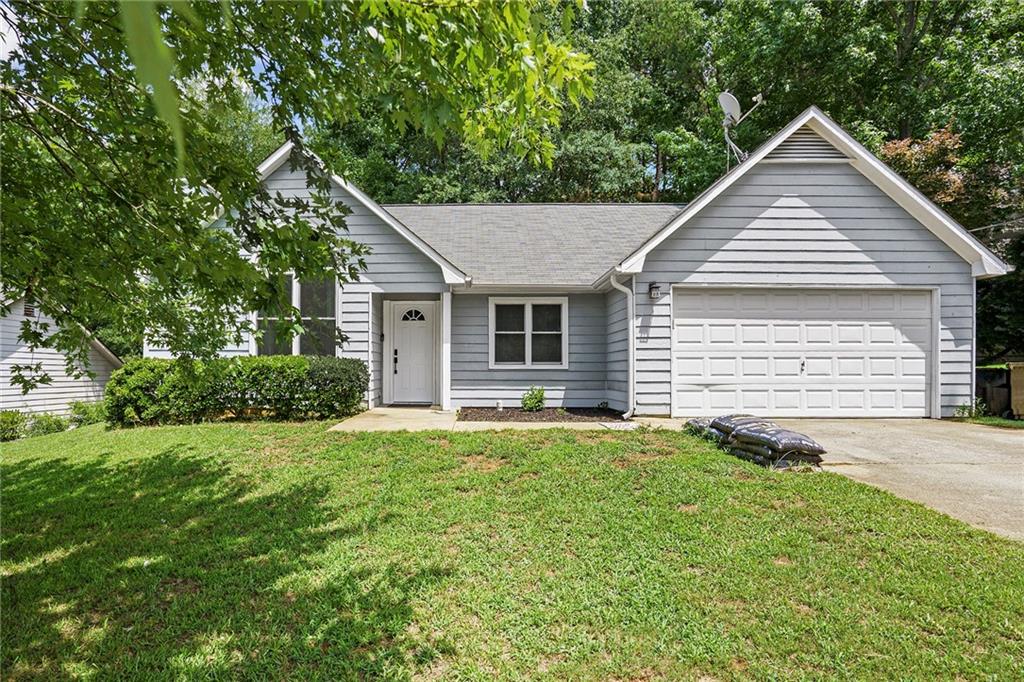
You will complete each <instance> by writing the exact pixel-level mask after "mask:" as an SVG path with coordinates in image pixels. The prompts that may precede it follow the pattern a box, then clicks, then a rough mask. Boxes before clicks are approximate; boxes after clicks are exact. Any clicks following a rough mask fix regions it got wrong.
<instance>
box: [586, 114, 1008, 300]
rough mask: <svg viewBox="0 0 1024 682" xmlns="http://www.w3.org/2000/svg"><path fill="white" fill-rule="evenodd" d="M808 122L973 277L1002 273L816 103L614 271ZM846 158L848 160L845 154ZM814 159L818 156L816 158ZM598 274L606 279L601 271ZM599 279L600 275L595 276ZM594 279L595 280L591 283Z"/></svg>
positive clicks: (628, 268)
mask: <svg viewBox="0 0 1024 682" xmlns="http://www.w3.org/2000/svg"><path fill="white" fill-rule="evenodd" d="M804 126H808V127H809V128H811V129H812V130H814V132H816V133H818V134H819V135H820V136H821V137H822V138H824V139H825V140H826V141H827V142H829V143H830V144H832V145H833V146H835V147H836V148H837V149H839V150H840V151H841V152H843V153H844V154H846V155H847V156H849V157H850V159H849V163H850V165H851V166H852V167H853V168H855V169H856V170H857V171H859V172H860V173H861V174H862V175H864V177H866V178H867V179H868V180H870V181H871V182H873V183H874V184H875V185H876V186H877V187H878V188H879V189H881V190H882V191H883V192H885V193H886V194H887V195H888V196H889V197H890V198H892V199H893V201H895V202H896V203H897V204H899V205H900V206H901V207H902V208H903V209H904V210H906V211H907V212H908V213H910V215H912V216H913V217H914V218H915V219H917V221H918V222H920V223H921V224H922V225H924V226H925V227H926V228H927V229H929V230H931V232H932V233H934V234H935V236H936V237H938V238H939V239H941V240H942V241H943V242H944V243H945V244H946V245H947V246H949V248H951V249H952V250H953V251H954V252H956V253H957V254H958V255H959V256H960V257H961V258H963V259H964V260H965V261H967V262H968V263H970V264H971V271H972V274H973V275H974V277H976V278H984V277H995V276H998V275H1005V274H1006V273H1007V272H1009V270H1010V266H1009V265H1007V264H1006V263H1004V262H1003V261H1002V260H1000V258H999V257H998V256H996V255H995V254H994V253H992V252H991V251H989V250H988V248H986V247H985V246H984V245H983V244H982V243H981V242H979V241H978V240H977V239H976V238H975V237H974V236H973V235H971V234H970V233H969V232H968V231H967V230H966V229H964V228H963V226H961V225H960V224H959V223H957V222H956V221H955V220H953V219H952V218H951V217H950V216H949V215H948V214H947V213H946V212H945V211H943V210H942V209H941V208H939V207H938V206H936V205H935V204H934V203H932V201H931V200H929V199H928V198H927V197H926V196H924V195H923V194H921V193H920V192H919V191H918V190H917V189H915V188H914V187H913V186H912V185H911V184H910V183H909V182H907V181H906V180H904V179H903V178H901V177H900V176H899V175H898V174H897V173H896V172H894V171H893V170H892V169H891V168H889V167H888V166H886V165H885V164H884V163H882V162H881V161H880V160H879V159H878V158H877V157H876V156H875V155H874V154H872V153H871V152H869V151H868V150H867V149H866V148H865V147H864V146H863V145H862V144H860V143H859V142H857V141H856V140H854V139H853V138H852V137H851V136H850V135H849V133H847V132H846V131H845V130H843V129H842V128H840V127H839V125H838V124H837V123H836V122H835V121H833V120H832V119H830V118H829V117H828V116H826V115H825V114H824V113H823V112H822V111H821V110H820V109H818V108H817V107H814V106H812V107H810V108H808V109H807V110H806V111H804V112H803V113H802V114H800V115H799V116H797V117H796V118H795V119H793V120H792V121H791V122H790V123H789V125H787V126H786V127H785V128H783V129H782V130H780V131H779V132H778V133H777V134H776V135H775V136H774V137H772V138H771V139H770V140H768V142H766V143H765V144H763V145H761V147H759V148H758V149H757V150H756V151H755V152H754V153H753V154H751V155H750V157H749V158H748V159H747V160H746V161H744V162H743V163H741V164H739V165H738V166H736V167H735V168H733V169H732V170H731V171H729V172H728V173H726V174H725V175H724V176H722V177H721V178H720V179H719V180H718V182H716V183H715V184H713V185H711V187H709V188H708V189H706V190H705V191H704V192H703V193H702V194H700V195H699V196H698V197H697V198H696V199H694V200H693V201H692V202H690V203H689V204H688V205H687V207H686V208H685V209H683V211H682V213H680V214H679V215H678V216H676V217H675V218H674V219H673V220H671V221H670V222H669V223H668V224H667V225H665V227H663V228H662V229H661V230H659V231H658V232H657V233H656V234H655V235H654V236H653V237H651V238H650V239H648V240H647V241H646V242H645V243H644V244H643V245H642V246H640V248H638V249H636V250H635V251H634V252H633V253H631V254H630V255H629V256H626V258H624V259H623V260H622V261H621V262H620V263H619V264H618V265H617V266H616V267H615V268H613V270H614V271H617V272H622V273H638V272H641V271H643V267H644V260H645V259H646V257H647V254H649V253H650V252H651V251H652V250H653V249H655V248H656V247H657V246H658V245H659V244H661V243H662V242H664V241H665V240H666V239H668V238H669V237H670V236H671V235H672V234H674V233H675V231H676V230H677V229H679V228H680V227H681V226H682V225H684V224H685V223H686V222H687V221H688V220H690V219H691V218H693V217H694V216H695V215H697V214H698V213H700V211H701V210H703V209H704V208H705V207H706V206H707V205H708V204H710V203H711V202H712V201H713V200H714V199H715V198H717V197H718V196H719V195H721V194H722V193H723V192H724V191H725V190H726V189H728V188H729V187H731V186H732V185H733V184H734V183H735V182H736V181H737V180H739V179H740V178H741V177H743V176H744V175H745V174H746V173H747V172H748V171H749V170H750V169H751V168H753V167H754V166H756V165H757V164H758V163H761V162H762V161H763V160H765V157H766V156H767V155H768V154H769V153H771V152H772V150H774V149H775V148H776V147H778V146H779V145H780V144H781V143H782V142H783V141H785V140H786V139H788V138H789V137H790V136H791V135H792V134H793V133H794V132H796V131H797V130H799V129H800V128H802V127H804ZM843 162H844V163H846V162H847V161H846V160H843ZM816 163H817V161H816ZM602 279H604V278H603V277H602ZM599 281H600V280H599ZM595 284H596V283H595Z"/></svg>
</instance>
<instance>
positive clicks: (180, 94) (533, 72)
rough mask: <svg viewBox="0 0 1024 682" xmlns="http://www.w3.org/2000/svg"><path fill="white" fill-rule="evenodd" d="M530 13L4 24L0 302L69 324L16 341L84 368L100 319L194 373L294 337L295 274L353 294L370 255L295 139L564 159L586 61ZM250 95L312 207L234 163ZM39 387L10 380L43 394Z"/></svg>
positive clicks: (423, 11) (508, 8) (97, 11)
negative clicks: (409, 143) (289, 294)
mask: <svg viewBox="0 0 1024 682" xmlns="http://www.w3.org/2000/svg"><path fill="white" fill-rule="evenodd" d="M536 5H537V2H536V0H534V1H529V2H517V3H490V2H468V3H436V4H424V3H411V2H409V3H406V2H402V3H397V2H387V1H386V0H367V1H366V2H358V3H349V2H344V3H342V2H337V3H321V2H315V1H313V0H308V1H307V2H303V3H247V2H238V3H230V4H226V3H221V4H216V3H206V2H174V3H168V5H167V6H164V5H159V4H157V3H154V2H141V3H133V2H122V3H105V2H87V3H70V2H68V3H36V2H27V1H19V0H12V1H11V2H9V3H5V4H3V5H0V19H2V20H3V21H4V22H5V23H6V24H7V26H8V27H9V28H10V30H11V31H12V32H14V33H15V34H16V35H17V47H16V48H15V50H14V51H13V52H12V53H11V54H10V55H9V56H8V57H7V59H6V60H4V62H3V63H2V64H0V76H2V82H3V84H2V86H0V92H2V95H3V114H2V116H3V119H2V120H3V130H2V132H0V144H2V152H3V162H4V169H3V170H4V172H3V178H2V191H3V198H4V206H3V208H4V216H3V217H4V220H3V235H2V237H3V247H4V263H3V265H4V272H3V280H2V283H0V293H2V296H0V298H2V300H3V301H4V304H3V305H4V306H9V305H10V303H11V302H13V300H16V299H17V298H20V297H21V296H23V295H26V294H27V295H31V296H33V297H34V298H35V299H36V301H37V303H38V305H39V307H40V308H41V309H42V311H43V312H44V313H46V314H47V315H49V316H51V317H52V318H53V319H54V320H55V321H56V327H55V329H49V328H44V327H43V326H39V325H32V324H26V325H25V326H24V327H23V328H22V330H21V337H22V339H23V340H24V341H25V342H27V343H29V344H31V345H33V346H36V347H52V348H56V349H58V350H60V351H63V352H64V353H66V355H67V356H68V363H69V368H73V366H74V363H75V362H81V361H84V359H85V357H86V353H87V350H88V343H87V339H86V333H85V331H84V325H85V324H87V323H89V322H90V321H95V320H105V321H106V322H107V323H109V324H111V325H114V326H115V327H116V328H118V329H134V330H142V329H144V328H145V329H146V330H147V331H146V333H147V335H149V337H150V339H151V340H152V341H154V342H156V343H159V344H161V345H166V346H168V347H169V348H171V350H172V351H173V352H175V353H178V354H186V355H196V356H203V355H210V354H212V353H214V352H215V351H216V349H217V348H219V347H220V346H222V344H223V343H224V341H225V339H226V338H229V337H232V336H233V337H236V338H237V337H238V336H240V335H241V334H242V333H243V332H244V331H245V330H246V328H247V323H246V322H244V321H243V319H244V318H241V317H240V315H239V314H240V312H241V311H247V310H256V309H271V310H274V311H275V312H276V313H277V314H278V315H280V316H282V317H287V318H290V319H291V320H292V321H293V323H292V325H291V328H290V331H292V332H296V331H299V330H300V329H301V326H300V320H299V317H298V313H297V311H295V310H294V309H293V308H292V307H291V305H290V303H289V302H288V301H287V300H286V298H285V297H284V296H283V295H282V294H283V286H284V282H285V275H286V273H289V272H293V273H294V274H295V276H297V277H300V278H303V277H310V278H316V277H322V276H324V275H325V274H333V275H334V276H336V277H338V278H339V279H341V280H342V281H346V280H349V279H352V278H353V277H355V275H356V273H357V272H358V270H359V269H360V268H361V267H362V256H363V254H364V252H365V250H364V247H362V246H361V245H360V244H357V243H355V242H353V241H352V240H350V239H348V238H347V236H346V233H345V225H344V215H343V214H342V212H341V211H339V210H338V207H337V206H336V205H335V204H334V203H333V202H332V201H330V200H329V178H328V177H327V176H326V174H325V173H324V172H323V171H322V170H321V169H320V166H319V165H318V164H317V163H316V161H315V159H314V158H313V157H312V156H311V155H310V154H309V153H308V152H307V150H306V149H305V148H304V146H303V145H302V138H301V136H300V134H299V130H300V129H301V128H303V127H315V126H327V125H330V124H344V123H345V122H346V121H349V120H352V119H354V118H355V117H356V115H357V113H358V112H359V111H360V109H361V108H363V107H366V106H368V105H369V104H371V103H372V106H373V107H374V109H375V110H376V111H378V112H380V113H381V114H382V115H381V119H380V120H381V124H382V125H383V126H385V127H386V128H387V129H389V130H392V131H396V132H398V133H401V132H403V131H407V130H415V131H418V132H420V133H421V134H422V135H424V136H425V137H426V138H427V139H429V140H431V141H432V142H433V143H434V144H435V145H438V144H443V143H444V141H445V139H446V138H447V137H448V136H450V135H457V136H458V138H459V140H460V144H465V145H466V146H467V147H471V148H472V149H474V150H475V151H476V152H477V153H480V154H485V155H486V154H489V153H490V154H493V153H495V152H496V151H497V150H500V149H508V150H510V151H511V153H514V154H515V155H517V156H519V157H527V158H530V159H533V160H543V159H547V158H550V157H551V155H552V145H551V143H550V141H549V139H548V138H549V134H550V129H551V128H552V127H553V126H557V124H558V122H559V120H560V116H561V113H562V111H563V109H564V108H565V107H566V105H567V103H571V102H574V101H577V100H578V98H579V97H581V96H583V95H585V94H587V92H588V91H589V82H590V79H589V75H588V72H589V69H590V63H589V61H588V59H587V58H586V57H585V56H584V55H582V54H580V53H578V52H576V51H574V50H573V49H572V48H571V47H570V46H569V44H568V43H567V42H566V41H565V40H563V39H561V38H557V37H554V36H553V35H552V34H551V33H549V32H547V31H546V30H544V26H543V23H542V22H538V21H537V16H538V14H537V9H536ZM222 6H226V7H227V10H226V11H225V10H224V9H222ZM76 14H77V15H76ZM186 83H187V84H188V87H187V88H184V87H181V86H182V84H186ZM239 89H241V90H242V91H244V92H247V93H248V94H249V95H250V96H251V97H253V98H255V99H256V100H257V101H261V102H266V103H267V104H268V106H269V111H270V122H271V124H272V126H273V128H274V129H275V130H276V131H277V134H279V135H280V136H281V137H282V138H287V139H289V140H291V141H293V142H295V143H296V144H297V145H298V147H297V152H296V153H295V154H294V155H293V157H292V159H291V160H290V161H291V163H292V164H294V165H295V166H297V167H301V168H303V169H304V170H306V171H308V173H309V177H310V180H309V182H310V185H311V188H312V190H313V192H312V199H310V200H308V201H305V200H299V199H295V198H288V197H280V196H271V195H270V194H269V193H268V192H267V191H266V190H265V189H263V187H262V186H261V184H260V182H259V178H258V177H257V176H256V173H255V169H254V167H253V165H252V159H251V158H250V156H249V155H248V154H245V153H241V154H240V153H238V152H239V148H238V146H237V132H238V131H237V129H236V128H234V126H235V125H236V123H237V120H236V119H232V117H230V116H221V115H219V114H218V113H217V112H216V110H215V107H216V106H225V107H226V108H227V109H230V110H237V107H235V106H234V105H233V104H232V98H234V97H236V96H237V92H238V91H239ZM332 170H335V171H341V172H344V171H345V169H344V168H335V169H332ZM215 216H221V217H220V219H219V220H216V221H211V218H213V217H215ZM0 312H4V313H6V312H8V311H7V309H6V307H5V308H4V309H3V310H0ZM34 369H37V368H29V367H26V368H19V369H18V370H16V372H15V376H14V381H15V382H16V383H20V384H21V385H22V386H23V388H24V389H26V390H27V389H28V388H29V387H31V385H32V384H33V383H34V382H35V381H45V380H46V377H45V375H41V374H39V373H38V372H34V371H33V370H34Z"/></svg>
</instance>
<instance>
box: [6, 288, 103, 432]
mask: <svg viewBox="0 0 1024 682" xmlns="http://www.w3.org/2000/svg"><path fill="white" fill-rule="evenodd" d="M23 313H24V307H23V305H22V302H21V301H18V302H17V303H15V305H14V306H13V307H12V309H11V314H10V315H9V316H7V317H4V318H2V319H0V409H4V410H18V411H21V412H32V413H36V412H52V413H54V414H66V413H67V411H68V406H69V405H70V404H71V403H73V402H76V401H89V402H95V401H98V400H102V399H103V389H104V387H105V386H106V385H107V381H108V380H109V379H110V374H111V372H113V371H114V365H113V364H112V363H111V362H110V361H109V360H108V359H107V358H106V357H104V356H103V355H102V354H100V352H99V351H97V350H96V349H95V348H92V349H90V350H89V369H91V370H92V372H93V373H94V376H93V377H89V376H88V375H85V376H81V377H74V376H71V375H69V374H68V373H67V372H66V370H65V366H64V355H63V354H62V353H59V352H57V351H55V350H53V349H49V348H37V349H36V350H31V349H30V348H29V347H28V346H26V345H25V344H24V343H22V342H21V341H20V340H19V339H18V334H19V330H20V328H21V323H22V321H23V320H24V319H25V316H24V314H23ZM35 363H42V369H43V371H44V372H46V373H47V374H48V375H49V376H50V378H51V380H52V381H51V383H49V384H43V385H40V386H38V387H36V388H34V389H33V390H31V391H29V392H28V393H27V394H24V395H23V394H22V392H21V388H20V387H18V386H12V385H11V373H12V367H13V366H14V365H32V364H35Z"/></svg>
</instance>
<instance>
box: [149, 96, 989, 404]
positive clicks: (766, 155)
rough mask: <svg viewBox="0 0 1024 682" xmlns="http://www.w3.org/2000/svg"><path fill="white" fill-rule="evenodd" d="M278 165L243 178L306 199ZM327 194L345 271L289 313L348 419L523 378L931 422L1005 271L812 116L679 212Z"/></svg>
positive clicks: (272, 349) (578, 393)
mask: <svg viewBox="0 0 1024 682" xmlns="http://www.w3.org/2000/svg"><path fill="white" fill-rule="evenodd" d="M291 152H292V149H291V146H290V145H285V146H283V147H281V148H280V149H279V150H277V152H275V153H274V154H273V155H272V156H271V157H269V158H268V159H267V160H266V161H265V162H264V163H263V164H262V166H261V168H260V172H261V173H262V177H263V178H264V182H266V185H267V187H268V188H269V189H270V190H271V191H272V192H280V193H281V194H282V195H285V196H287V195H294V194H297V193H298V194H301V193H303V192H306V191H307V189H306V179H305V177H303V176H302V175H301V174H299V173H298V172H296V171H293V170H291V165H290V164H289V163H287V160H288V158H289V155H290V154H291ZM334 182H335V185H336V186H335V196H336V198H337V201H338V202H339V203H343V204H345V205H346V206H347V207H348V208H349V209H350V210H351V215H350V216H349V217H348V219H347V221H348V227H349V230H350V232H351V237H352V238H353V239H355V240H356V241H359V242H362V243H365V244H368V245H369V246H370V247H371V248H372V253H371V254H370V255H369V257H367V259H366V262H367V269H366V271H365V273H363V275H362V276H361V277H360V279H359V281H358V282H352V283H345V284H344V285H342V286H337V285H330V284H328V285H326V286H324V285H323V284H322V283H316V282H309V283H302V282H295V283H293V296H294V303H295V304H296V305H298V306H299V308H300V309H301V310H302V311H303V312H304V313H305V312H307V311H308V312H309V314H310V315H311V316H317V317H319V318H321V319H326V320H328V323H329V324H336V325H339V326H340V328H341V329H342V330H343V332H344V333H345V334H347V335H348V337H349V340H348V342H347V344H346V345H345V346H344V347H343V348H340V349H337V351H336V352H337V354H339V355H342V356H351V357H357V358H362V359H364V360H365V361H366V362H367V364H368V365H369V368H370V374H371V380H370V388H369V391H368V394H367V403H368V404H369V405H370V406H374V405H381V404H424V405H427V404H433V405H439V406H441V407H442V408H444V409H450V408H459V407H463V406H493V405H495V404H496V403H498V402H499V401H500V402H502V403H504V404H505V405H516V404H517V403H518V401H519V399H520V397H521V395H522V394H523V392H524V391H526V390H527V389H528V388H529V387H530V386H532V385H536V386H543V387H544V388H545V389H546V392H547V399H548V405H549V406H567V407H592V406H596V405H600V404H605V403H607V405H609V406H610V407H612V408H615V409H618V410H623V411H626V412H635V413H636V414H643V415H669V414H671V415H674V416H687V415H708V414H720V413H724V412H735V411H752V412H757V413H759V414H764V415H775V416H795V415H800V416H820V417H845V416H850V417H939V416H949V415H952V414H953V411H954V409H955V408H956V407H957V406H958V405H962V404H964V403H967V402H968V401H969V400H970V399H971V397H972V396H973V394H974V387H973V383H974V371H973V368H974V354H975V329H974V324H975V281H976V280H977V279H979V278H985V277H994V276H997V275H1001V274H1004V273H1005V272H1007V269H1008V266H1007V265H1006V264H1005V263H1003V262H1002V261H1001V260H1000V259H999V258H998V257H996V256H995V255H994V254H993V253H992V252H990V251H989V250H988V249H987V248H985V246H983V245H982V244H981V243H980V242H979V241H978V240H977V239H975V238H974V237H972V236H971V235H970V234H969V233H968V232H967V231H966V230H965V229H964V228H963V227H962V226H960V225H958V224H957V223H956V222H955V221H954V220H953V219H952V218H950V217H949V216H948V215H947V214H946V213H944V212H943V211H942V210H940V209H939V208H938V207H936V206H935V205H934V204H933V203H932V202H931V201H929V200H928V199H927V198H926V197H924V196H923V195H922V194H921V193H920V192H918V191H917V190H916V189H914V188H913V187H911V186H910V185H909V184H908V183H907V182H906V181H905V180H903V179H902V178H901V177H899V176H898V175H897V174H896V173H894V172H893V171H892V170H890V169H889V168H887V167H886V166H885V165H884V164H883V163H882V162H880V161H879V160H878V159H877V158H876V157H875V156H873V155H872V154H871V153H870V152H869V151H868V150H867V149H865V148H864V147H863V146H862V145H860V144H859V143H858V142H856V141H855V140H854V139H853V138H852V137H850V135H849V134H847V133H846V132H845V131H843V130H842V129H841V128H840V127H839V126H838V125H837V124H836V123H835V122H834V121H832V120H831V119H829V118H828V117H827V116H826V115H824V114H823V113H822V112H821V111H820V110H818V109H817V108H814V107H812V108H810V109H808V110H807V111H805V112H804V113H802V114H801V115H800V116H798V117H797V118H796V119H794V120H793V121H792V122H791V123H790V124H789V125H787V126H786V127H785V129H783V130H781V131H780V132H779V133H778V134H777V135H775V136H774V137H773V138H772V139H771V140H769V141H768V142H767V143H765V144H764V145H762V146H761V147H760V148H759V149H758V150H757V151H755V152H754V153H752V154H751V155H750V156H749V158H748V159H747V160H746V161H744V162H743V163H741V164H739V165H738V166H736V167H735V168H733V169H732V170H731V171H729V172H728V173H727V174H726V175H725V176H723V177H722V178H721V179H720V180H718V181H717V182H716V183H715V184H714V185H712V186H711V187H709V188H708V189H707V190H706V191H705V192H704V193H703V194H701V195H700V196H698V197H697V198H696V199H694V200H693V201H692V202H691V203H690V204H688V205H685V206H684V205H677V204H483V205H383V206H382V205H379V204H377V203H376V202H374V201H373V199H372V198H370V197H368V196H366V194H364V193H363V192H362V191H360V190H359V188H357V187H355V186H353V185H352V184H350V183H348V182H346V181H345V180H343V179H342V178H338V177H335V178H334ZM252 320H253V322H254V323H256V324H257V325H258V326H259V327H267V326H270V325H272V324H273V320H264V319H260V318H258V317H257V316H256V315H253V316H252ZM314 336H315V335H313V334H311V335H310V338H308V339H295V340H294V341H293V342H292V343H291V344H290V345H289V346H288V347H285V348H280V347H277V345H276V344H275V343H274V341H273V339H272V338H271V337H270V335H266V336H256V335H254V337H253V338H250V339H247V341H246V342H245V343H243V344H241V345H238V346H234V347H230V348H225V349H224V351H223V352H224V354H225V355H246V354H259V353H280V352H285V353H302V352H316V345H317V344H316V339H315V338H313V337H314ZM145 353H146V355H149V356H162V355H166V351H164V350H161V349H159V348H146V351H145Z"/></svg>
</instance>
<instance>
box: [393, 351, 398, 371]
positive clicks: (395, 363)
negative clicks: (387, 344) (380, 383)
mask: <svg viewBox="0 0 1024 682" xmlns="http://www.w3.org/2000/svg"><path fill="white" fill-rule="evenodd" d="M392 366H393V367H394V368H395V372H394V373H395V374H398V349H397V348H396V349H395V361H394V362H393V363H392Z"/></svg>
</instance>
